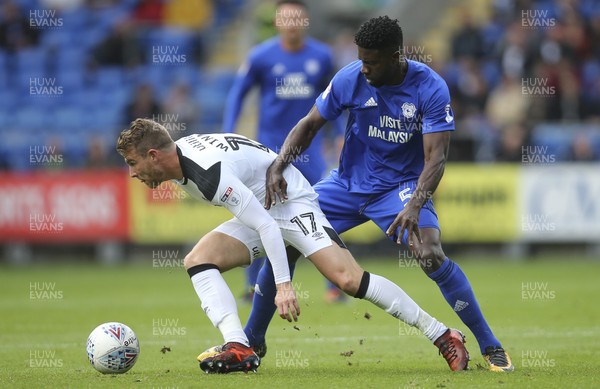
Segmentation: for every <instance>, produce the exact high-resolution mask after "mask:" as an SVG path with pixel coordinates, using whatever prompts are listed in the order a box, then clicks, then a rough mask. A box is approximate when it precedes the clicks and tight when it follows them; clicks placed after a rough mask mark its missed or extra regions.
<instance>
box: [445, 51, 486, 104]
mask: <svg viewBox="0 0 600 389" xmlns="http://www.w3.org/2000/svg"><path fill="white" fill-rule="evenodd" d="M460 68H461V72H460V74H459V76H458V78H457V80H456V85H455V87H456V89H455V90H454V91H453V92H454V93H453V95H452V96H453V97H455V98H456V99H457V100H458V102H459V104H460V107H456V108H458V112H457V111H456V110H455V114H457V115H458V114H459V113H460V115H473V114H477V113H479V112H482V111H483V109H484V108H485V104H486V102H487V97H488V87H487V82H486V80H485V78H484V77H483V74H482V73H481V66H479V63H478V62H477V61H476V60H475V59H474V58H472V57H463V58H462V59H461V61H460Z"/></svg>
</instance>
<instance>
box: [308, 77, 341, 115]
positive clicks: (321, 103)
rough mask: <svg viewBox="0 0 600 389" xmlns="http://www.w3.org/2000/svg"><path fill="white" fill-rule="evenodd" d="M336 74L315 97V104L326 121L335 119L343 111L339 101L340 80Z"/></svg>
mask: <svg viewBox="0 0 600 389" xmlns="http://www.w3.org/2000/svg"><path fill="white" fill-rule="evenodd" d="M338 75H339V73H338V74H336V75H335V76H334V77H333V79H332V80H331V82H330V83H329V85H327V88H325V90H324V91H323V92H322V93H321V94H320V95H319V97H317V100H316V101H315V105H316V106H317V109H318V110H319V113H320V114H321V116H322V117H323V118H324V119H325V120H328V121H331V120H335V119H336V118H337V117H339V116H340V115H341V114H342V112H343V111H344V106H343V105H342V103H341V99H340V95H341V89H342V88H341V82H340V81H339V77H338Z"/></svg>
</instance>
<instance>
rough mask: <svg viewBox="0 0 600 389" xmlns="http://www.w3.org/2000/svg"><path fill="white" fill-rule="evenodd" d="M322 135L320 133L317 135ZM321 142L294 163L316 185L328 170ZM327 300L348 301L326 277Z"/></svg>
mask: <svg viewBox="0 0 600 389" xmlns="http://www.w3.org/2000/svg"><path fill="white" fill-rule="evenodd" d="M317 136H320V135H317ZM321 146H322V144H321V142H314V143H313V144H311V146H310V147H309V148H308V149H307V150H306V151H305V152H304V153H302V154H301V155H299V156H298V158H297V160H296V161H295V162H294V163H293V165H294V166H295V167H296V168H297V169H298V170H300V173H302V175H303V176H304V178H306V179H307V180H308V182H310V184H311V185H315V184H316V183H317V182H319V180H321V178H323V173H324V172H325V170H326V163H325V159H324V158H323V155H322V152H321ZM325 288H326V292H325V301H326V302H328V303H340V302H344V301H346V295H345V294H344V293H343V292H342V291H341V290H340V289H339V288H338V287H337V286H335V284H334V283H333V282H331V281H329V280H328V279H325Z"/></svg>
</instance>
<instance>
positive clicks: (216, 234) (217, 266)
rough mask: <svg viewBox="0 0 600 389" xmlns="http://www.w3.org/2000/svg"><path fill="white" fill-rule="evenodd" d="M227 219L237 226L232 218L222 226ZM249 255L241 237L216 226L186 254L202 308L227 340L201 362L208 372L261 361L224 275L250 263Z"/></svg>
mask: <svg viewBox="0 0 600 389" xmlns="http://www.w3.org/2000/svg"><path fill="white" fill-rule="evenodd" d="M227 223H230V229H231V228H237V226H236V223H235V222H233V223H232V222H231V221H230V222H226V223H224V224H223V225H221V226H219V228H221V229H222V230H223V231H227V228H223V226H227V225H228V224H227ZM250 258H251V256H250V251H249V249H248V247H247V246H246V244H245V243H244V242H243V241H242V240H240V239H238V238H235V237H233V236H231V235H228V234H227V233H224V232H221V231H217V230H214V231H212V232H210V233H208V234H206V235H205V236H204V237H203V238H202V239H200V241H199V242H198V243H197V244H196V245H195V246H194V248H193V249H192V250H191V251H190V253H189V254H188V255H186V257H185V260H184V265H185V268H186V270H187V272H188V274H189V276H190V279H191V281H192V285H193V287H194V290H195V291H196V294H197V295H198V297H199V299H200V301H201V304H202V308H203V310H204V311H205V312H206V314H207V316H208V318H209V319H210V321H211V322H212V324H213V325H214V326H215V327H217V328H218V329H219V331H220V332H221V334H222V335H223V340H224V343H225V345H224V346H223V350H222V353H220V354H219V355H215V356H214V357H213V358H212V359H210V360H204V361H202V362H201V364H200V367H201V368H202V370H204V371H206V372H228V371H238V370H243V371H247V370H254V369H256V367H258V365H259V363H260V362H259V361H260V360H259V359H258V357H257V356H256V355H255V354H254V352H253V351H252V348H250V347H249V343H248V339H247V337H246V335H245V333H244V331H243V329H242V324H241V322H240V319H239V316H238V312H237V306H236V302H235V298H234V297H233V294H232V293H231V290H230V289H229V287H228V286H227V284H226V283H225V280H224V279H223V277H222V275H221V272H225V271H227V270H229V269H232V268H235V267H238V266H242V265H246V264H248V263H250Z"/></svg>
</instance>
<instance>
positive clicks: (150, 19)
mask: <svg viewBox="0 0 600 389" xmlns="http://www.w3.org/2000/svg"><path fill="white" fill-rule="evenodd" d="M131 16H132V21H133V22H135V24H136V25H138V26H145V27H158V26H160V25H162V22H163V18H164V4H163V1H162V0H140V2H139V3H138V5H137V6H136V7H135V9H134V10H133V13H132V15H131Z"/></svg>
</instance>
